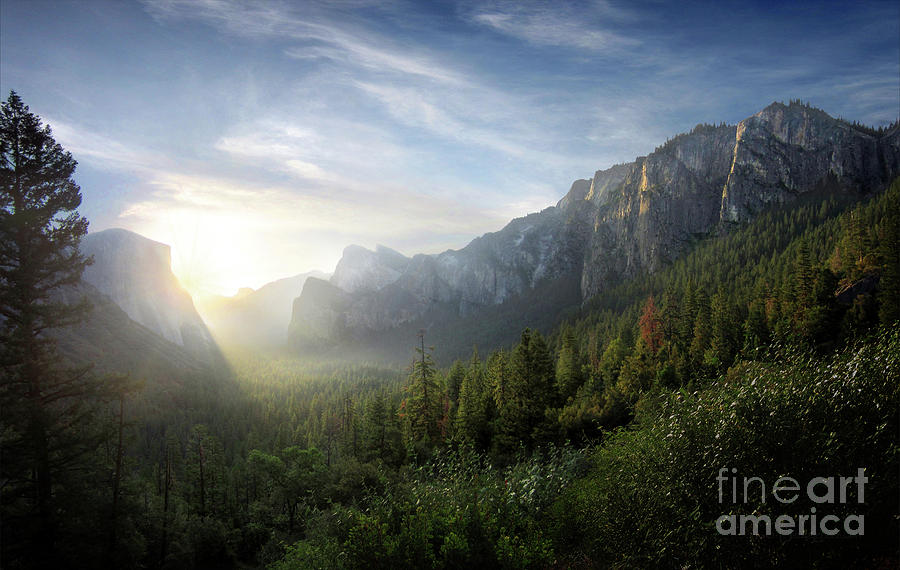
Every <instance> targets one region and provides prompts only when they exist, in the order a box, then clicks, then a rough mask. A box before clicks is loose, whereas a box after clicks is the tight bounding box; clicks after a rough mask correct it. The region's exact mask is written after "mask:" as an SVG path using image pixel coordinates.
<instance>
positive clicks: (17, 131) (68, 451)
mask: <svg viewBox="0 0 900 570" xmlns="http://www.w3.org/2000/svg"><path fill="white" fill-rule="evenodd" d="M0 157H2V158H0V407H2V410H3V412H2V416H0V433H2V439H0V470H2V473H0V479H2V480H3V485H2V505H3V512H2V515H0V516H2V519H3V537H2V540H0V542H2V544H3V561H2V563H3V565H6V562H8V561H9V560H10V559H11V558H16V557H18V556H26V557H29V558H30V559H31V561H32V564H33V565H35V566H39V567H41V566H47V567H49V566H54V565H56V564H57V563H58V560H56V559H55V557H56V556H57V555H58V551H57V544H58V538H59V531H60V524H61V522H62V521H63V520H64V516H65V515H64V513H63V512H61V508H62V507H61V505H60V504H59V503H58V501H57V498H58V497H57V496H56V493H57V489H59V488H60V486H59V483H61V482H62V480H64V479H65V478H66V477H68V476H70V475H73V474H75V473H84V472H85V471H86V469H85V464H84V462H85V461H86V460H87V455H88V453H90V452H91V451H92V450H93V448H94V447H95V446H96V444H97V439H96V437H98V436H99V435H100V434H99V433H97V430H95V429H93V426H94V424H93V423H92V417H91V414H90V413H89V411H90V405H89V404H90V403H91V402H92V401H94V399H93V397H94V396H98V395H100V392H101V388H103V384H102V383H100V382H99V381H97V380H96V379H95V377H94V376H93V375H91V374H90V373H89V369H88V368H80V369H72V368H70V367H67V366H66V365H65V364H64V363H63V362H62V361H61V358H60V357H59V356H58V354H57V352H56V346H55V341H54V340H53V337H52V334H51V333H52V331H53V330H54V329H58V328H60V327H65V326H69V325H72V324H75V323H77V322H78V321H79V320H80V319H82V318H83V317H84V316H85V315H86V313H87V310H88V308H89V306H88V304H87V302H86V301H82V302H81V303H74V304H71V303H67V302H66V300H65V299H64V297H65V295H63V292H64V290H65V289H66V288H68V287H70V286H74V285H76V284H78V283H79V281H80V279H81V274H82V272H83V270H84V268H85V266H87V265H88V263H89V260H88V259H86V258H85V257H84V256H83V255H82V254H81V253H80V252H79V250H78V245H79V241H80V240H81V238H82V236H84V235H85V233H87V227H88V222H87V220H86V219H85V218H84V217H82V216H81V215H79V213H78V212H77V210H76V209H77V208H78V206H79V205H80V204H81V190H80V188H79V186H78V185H77V184H76V183H75V181H74V180H73V179H72V175H73V173H74V172H75V166H76V162H75V160H74V159H73V158H72V155H71V154H70V153H68V152H66V151H65V150H63V148H62V147H61V146H60V145H59V144H58V143H57V142H56V141H55V140H54V139H53V136H52V133H51V131H50V127H49V126H43V125H42V124H41V120H40V118H39V117H37V116H36V115H34V114H32V113H30V112H29V110H28V107H27V106H26V105H25V104H24V103H23V102H22V100H21V98H19V96H18V95H16V94H15V93H14V92H11V93H10V95H9V98H8V100H7V101H6V102H4V103H3V104H2V110H0ZM68 296H69V297H72V295H71V294H70V295H68ZM110 397H112V396H111V395H110ZM70 488H71V487H70ZM23 547H24V548H25V549H29V548H30V552H27V551H21V550H20V551H14V550H15V549H17V548H23Z"/></svg>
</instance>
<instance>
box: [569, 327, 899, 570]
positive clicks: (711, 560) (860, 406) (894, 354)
mask: <svg viewBox="0 0 900 570" xmlns="http://www.w3.org/2000/svg"><path fill="white" fill-rule="evenodd" d="M897 378H900V334H898V332H897V330H893V331H890V332H885V333H884V334H882V335H881V336H880V337H879V338H878V339H876V340H875V341H874V342H872V343H871V344H866V345H862V346H860V347H853V349H852V350H848V351H846V352H844V353H842V354H839V355H837V356H835V357H834V358H831V359H828V360H821V359H819V358H815V357H811V355H809V354H803V353H797V352H785V353H784V354H782V355H781V356H780V358H779V362H778V363H777V364H762V363H753V364H747V365H743V366H740V367H738V368H736V369H735V370H733V371H732V372H731V373H730V374H729V375H728V376H727V377H722V378H720V379H719V380H717V381H716V382H715V383H714V384H712V385H711V386H710V387H709V388H708V389H706V390H704V391H702V392H695V393H693V394H690V393H687V392H676V393H673V394H667V395H662V396H660V398H659V399H658V400H657V401H656V403H655V404H654V405H653V406H651V407H649V408H647V410H646V411H645V413H644V414H643V415H642V416H641V417H640V418H639V421H638V425H637V427H636V428H635V429H632V430H621V431H619V432H617V433H616V434H615V436H614V437H612V438H611V439H610V440H609V441H608V442H607V443H606V444H605V445H604V446H603V447H602V448H600V449H598V450H597V452H596V453H595V455H594V458H593V459H594V463H595V466H594V468H593V470H592V471H591V473H590V475H589V476H588V477H586V478H585V479H583V480H581V481H579V482H578V483H577V484H576V485H573V486H572V487H571V488H570V489H569V490H567V491H566V493H565V494H564V496H563V498H562V499H560V501H559V502H558V503H557V505H556V507H555V511H554V512H555V520H556V523H555V524H556V525H557V527H556V535H555V536H556V545H557V549H558V550H560V551H566V552H568V553H569V556H570V557H572V559H573V561H574V560H581V559H584V558H586V559H588V560H591V561H592V565H595V566H609V567H622V568H626V567H672V568H682V567H746V566H749V565H751V564H752V565H754V566H757V567H759V566H765V567H774V566H778V567H797V566H806V567H808V566H809V565H810V562H811V561H816V562H815V564H814V565H815V566H824V567H849V566H858V565H859V564H860V563H863V565H866V566H868V565H872V564H874V563H875V561H877V560H879V559H880V557H890V556H894V555H896V552H895V551H894V550H893V549H894V548H895V547H896V536H897V532H898V526H897V520H896V518H895V516H894V515H895V506H896V504H897V501H898V500H900V495H898V481H897V478H896V473H897V470H898V469H900V463H898V459H900V455H898V451H900V448H898V444H897V440H896V433H897V430H898V429H900V421H898V420H900V418H898V416H900V385H898V384H897ZM722 468H727V469H731V468H736V469H737V474H738V475H739V476H756V477H760V478H762V480H763V481H765V482H767V484H769V485H771V484H772V483H774V481H775V480H776V479H777V478H778V477H780V476H791V477H794V478H795V479H797V480H798V481H801V482H805V481H809V480H810V479H811V478H813V477H816V476H825V477H828V476H837V475H840V476H845V475H846V476H850V475H856V474H857V469H858V468H865V470H866V475H867V476H868V477H869V484H868V487H867V488H866V496H867V497H868V498H869V499H867V501H866V503H865V504H856V502H855V501H850V504H847V505H840V504H839V505H834V506H830V505H818V507H819V511H820V515H824V514H825V513H826V512H834V513H835V514H837V515H839V516H840V517H841V518H843V516H846V515H847V514H848V513H849V514H862V515H864V516H865V536H864V537H850V538H847V539H845V540H837V539H833V538H831V537H823V536H821V535H820V536H818V537H815V536H806V537H801V538H797V537H796V536H795V537H791V538H785V537H781V536H778V535H777V534H774V533H773V536H722V535H720V534H719V533H718V532H717V530H716V527H715V522H716V520H717V518H718V517H719V516H720V515H723V514H728V513H732V512H734V513H745V514H750V513H757V514H769V515H771V516H772V517H773V518H774V517H775V516H776V515H780V514H787V515H797V514H806V515H808V514H809V508H810V504H808V501H806V502H802V504H801V501H798V502H797V504H793V505H791V504H781V503H778V502H775V501H773V500H772V498H771V496H770V497H769V501H768V502H761V501H760V500H759V497H758V495H754V496H753V497H751V498H750V502H748V503H746V504H743V503H742V504H738V505H733V504H731V502H730V499H727V500H726V501H725V502H724V503H720V502H719V488H718V486H717V483H716V477H717V475H718V473H719V470H720V469H722ZM801 484H802V483H801ZM754 489H756V487H754ZM730 491H731V489H730V487H726V489H725V494H726V495H728V494H729V493H730ZM812 506H817V505H815V504H813V505H812ZM862 561H868V562H862Z"/></svg>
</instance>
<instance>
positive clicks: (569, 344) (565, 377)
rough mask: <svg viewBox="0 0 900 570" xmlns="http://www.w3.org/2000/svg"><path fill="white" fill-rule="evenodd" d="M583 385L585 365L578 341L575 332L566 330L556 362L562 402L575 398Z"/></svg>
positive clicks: (557, 387) (558, 386)
mask: <svg viewBox="0 0 900 570" xmlns="http://www.w3.org/2000/svg"><path fill="white" fill-rule="evenodd" d="M582 384H584V363H583V361H582V358H581V351H580V350H579V349H578V340H577V339H576V338H575V333H574V331H572V329H571V328H566V329H565V331H563V334H562V345H561V346H560V348H559V357H558V358H557V361H556V389H557V391H558V392H559V396H560V399H561V401H562V402H563V403H564V402H566V401H567V400H568V399H569V398H572V397H574V396H575V392H577V391H578V388H580V387H581V385H582Z"/></svg>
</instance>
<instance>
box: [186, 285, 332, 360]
mask: <svg viewBox="0 0 900 570" xmlns="http://www.w3.org/2000/svg"><path fill="white" fill-rule="evenodd" d="M309 278H318V279H328V275H326V274H325V273H322V272H321V271H312V272H309V273H303V274H301V275H295V276H293V277H287V278H285V279H279V280H278V281H273V282H272V283H267V284H266V285H263V286H262V287H260V288H259V289H258V290H256V291H254V290H252V289H241V290H240V291H238V293H237V295H235V296H234V297H217V298H213V299H209V300H205V301H202V302H199V303H198V309H199V310H200V313H201V314H202V315H203V318H204V320H205V321H206V322H207V323H208V324H209V327H210V329H211V330H212V332H213V334H214V335H215V337H216V339H217V340H219V341H220V342H224V343H227V344H237V345H243V346H247V347H252V348H279V347H283V346H284V345H285V344H286V343H287V331H288V325H289V324H290V321H291V308H292V306H293V303H294V299H296V298H297V297H299V296H300V292H301V291H303V285H304V284H305V283H306V280H307V279H309Z"/></svg>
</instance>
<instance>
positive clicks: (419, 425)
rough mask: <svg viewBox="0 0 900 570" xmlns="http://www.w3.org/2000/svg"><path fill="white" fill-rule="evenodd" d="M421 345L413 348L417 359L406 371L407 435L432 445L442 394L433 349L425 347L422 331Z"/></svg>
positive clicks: (434, 440) (439, 415)
mask: <svg viewBox="0 0 900 570" xmlns="http://www.w3.org/2000/svg"><path fill="white" fill-rule="evenodd" d="M419 341H420V343H421V346H417V347H416V354H417V357H416V358H415V359H414V360H413V362H412V365H411V366H410V371H409V383H408V385H407V391H408V393H409V395H408V396H407V398H406V401H405V406H404V408H405V413H406V419H407V435H408V436H409V439H410V440H411V441H412V442H414V443H415V442H420V441H425V442H426V443H435V442H436V441H437V440H438V438H439V436H440V426H439V424H438V422H439V421H440V419H441V417H442V413H441V412H442V410H441V409H440V404H441V396H442V394H441V392H440V389H439V386H438V382H437V371H436V369H435V365H434V361H433V360H432V358H431V351H433V350H434V347H428V350H426V348H425V331H420V332H419Z"/></svg>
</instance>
